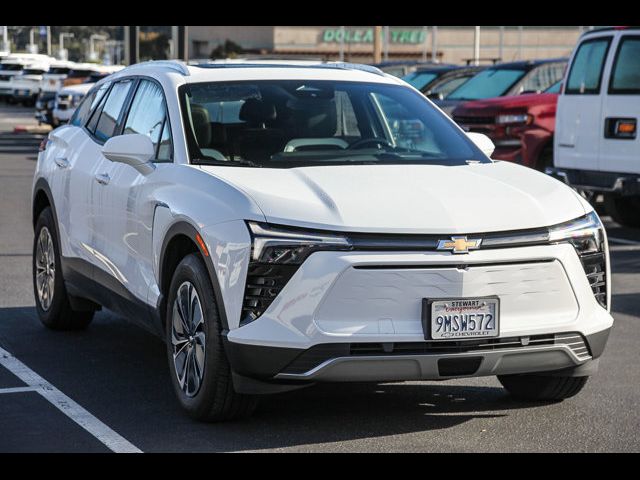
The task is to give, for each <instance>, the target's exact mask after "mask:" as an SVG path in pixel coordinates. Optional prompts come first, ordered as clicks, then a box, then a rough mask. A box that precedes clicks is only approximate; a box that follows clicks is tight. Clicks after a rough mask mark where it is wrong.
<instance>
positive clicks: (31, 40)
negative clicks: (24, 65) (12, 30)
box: [27, 27, 38, 53]
mask: <svg viewBox="0 0 640 480" xmlns="http://www.w3.org/2000/svg"><path fill="white" fill-rule="evenodd" d="M35 30H36V27H31V30H29V46H28V47H27V49H28V51H29V53H38V46H37V45H36V41H35V34H34V32H35Z"/></svg>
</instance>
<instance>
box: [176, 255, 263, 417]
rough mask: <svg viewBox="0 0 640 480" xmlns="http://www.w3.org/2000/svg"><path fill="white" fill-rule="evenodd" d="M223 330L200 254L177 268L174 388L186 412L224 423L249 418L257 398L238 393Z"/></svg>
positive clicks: (188, 257) (187, 258) (192, 415)
mask: <svg viewBox="0 0 640 480" xmlns="http://www.w3.org/2000/svg"><path fill="white" fill-rule="evenodd" d="M221 332H222V326H221V322H220V316H219V313H218V306H217V304H216V301H215V295H214V292H213V287H212V285H211V281H210V280H209V274H208V271H207V268H206V266H205V265H204V263H203V261H202V259H201V258H200V257H199V256H198V255H197V254H190V255H187V256H186V257H185V258H184V259H183V260H182V261H181V262H180V263H179V264H178V266H177V267H176V270H175V273H174V274H173V279H172V281H171V286H170V287H169V297H168V302H167V312H166V342H167V357H168V360H169V370H170V375H171V383H172V385H173V389H174V391H175V393H176V395H177V397H178V400H179V402H180V404H181V405H182V407H183V408H184V409H185V410H186V412H187V413H188V414H189V415H190V416H191V417H193V418H195V419H197V420H203V421H208V422H219V421H225V420H234V419H239V418H243V417H247V416H249V415H251V414H252V413H253V411H254V410H255V407H256V405H257V397H255V396H250V395H243V394H238V393H236V392H235V390H234V388H233V383H232V377H231V368H230V366H229V362H228V361H227V356H226V354H225V351H224V347H223V344H222V336H221Z"/></svg>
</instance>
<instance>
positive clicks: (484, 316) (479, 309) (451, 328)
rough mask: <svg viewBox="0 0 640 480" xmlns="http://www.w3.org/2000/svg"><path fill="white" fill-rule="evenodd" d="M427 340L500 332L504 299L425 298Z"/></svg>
mask: <svg viewBox="0 0 640 480" xmlns="http://www.w3.org/2000/svg"><path fill="white" fill-rule="evenodd" d="M422 305H423V306H422V310H423V312H422V317H423V326H424V327H425V328H424V332H425V339H426V340H467V339H474V338H491V337H497V336H498V335H499V334H500V329H499V326H500V323H499V315H500V312H499V310H500V300H499V299H498V298H496V297H490V298H450V299H443V300H429V299H426V298H425V299H424V300H423V302H422Z"/></svg>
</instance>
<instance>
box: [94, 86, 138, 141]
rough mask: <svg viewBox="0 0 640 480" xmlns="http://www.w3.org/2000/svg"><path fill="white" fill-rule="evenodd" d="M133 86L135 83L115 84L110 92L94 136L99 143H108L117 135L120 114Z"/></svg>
mask: <svg viewBox="0 0 640 480" xmlns="http://www.w3.org/2000/svg"><path fill="white" fill-rule="evenodd" d="M131 85H133V81H131V80H125V81H122V82H118V83H116V84H114V85H113V87H112V88H111V90H110V91H109V96H108V97H107V99H106V101H105V102H104V107H103V108H102V112H100V118H99V119H98V124H97V125H96V129H95V132H94V135H95V136H96V138H97V139H98V140H99V141H101V142H106V141H107V140H109V139H110V138H111V137H112V136H113V134H114V133H115V131H116V127H117V125H118V118H119V117H120V112H122V107H123V106H124V102H125V100H126V99H127V95H128V94H129V90H130V89H131Z"/></svg>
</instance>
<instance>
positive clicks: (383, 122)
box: [33, 61, 613, 420]
mask: <svg viewBox="0 0 640 480" xmlns="http://www.w3.org/2000/svg"><path fill="white" fill-rule="evenodd" d="M473 138H474V139H475V142H477V145H476V143H474V141H472V140H471V138H470V137H469V136H467V134H465V132H464V131H463V130H461V129H460V128H459V127H458V126H456V124H455V123H454V122H453V121H452V120H450V119H449V118H448V117H447V116H446V115H444V114H443V113H442V112H441V111H440V110H438V109H437V108H436V107H434V105H433V104H432V103H431V102H430V101H429V100H427V99H426V98H425V97H424V96H422V95H421V94H420V93H419V92H418V91H417V90H415V89H413V88H412V87H410V86H408V85H407V84H406V83H404V82H403V81H401V80H399V79H397V78H395V77H392V76H390V75H386V74H383V73H382V72H380V71H379V70H377V69H375V68H368V67H365V66H356V65H350V64H343V63H326V64H323V63H312V62H307V63H304V62H303V63H277V62H272V63H267V62H264V63H253V64H252V63H249V62H244V63H220V62H218V63H208V64H203V65H200V66H195V65H194V66H186V65H184V64H181V63H177V62H167V61H161V62H150V63H146V64H138V65H134V66H131V67H128V68H126V69H124V70H122V71H120V72H118V73H116V74H114V75H111V76H109V77H107V78H106V79H104V80H102V81H100V82H98V83H97V84H96V85H95V87H94V88H93V89H92V90H91V91H90V92H89V93H88V94H87V96H86V97H85V99H84V100H83V102H82V103H81V104H80V106H79V107H78V109H77V110H76V112H75V114H74V116H73V117H72V119H71V121H70V122H69V124H68V125H65V126H62V127H60V128H58V129H56V130H54V131H53V132H51V133H50V134H49V136H48V139H47V140H46V141H45V142H43V144H42V146H41V152H40V154H39V156H38V163H37V169H36V173H35V178H34V184H33V222H34V227H35V243H34V250H33V253H34V255H33V275H34V290H35V296H36V307H37V310H38V314H39V316H40V318H41V320H42V322H43V323H44V324H45V325H46V326H48V327H51V328H57V329H72V328H82V327H85V326H86V325H87V324H88V323H89V322H90V320H91V318H92V316H93V312H94V311H95V310H96V309H99V308H100V306H104V307H106V308H109V309H112V310H114V311H116V312H119V313H121V314H123V315H126V316H127V317H129V318H130V319H132V320H135V321H138V322H139V323H140V324H141V325H144V326H146V327H147V328H149V329H150V330H152V331H154V332H156V333H158V334H160V335H162V336H163V338H164V339H165V340H166V345H167V357H168V361H169V367H170V375H171V380H172V383H173V387H174V389H175V392H176V394H177V396H178V399H179V401H180V403H181V404H182V406H183V407H184V408H185V409H186V410H187V411H188V412H189V413H190V414H191V415H192V416H194V417H196V418H199V419H204V420H223V419H230V418H238V417H240V416H243V415H247V414H249V413H250V412H251V411H252V410H253V408H254V407H255V404H256V398H257V397H256V395H257V394H264V393H274V392H282V391H286V390H291V389H296V388H300V387H304V386H307V385H311V384H313V383H314V382H325V381H341V382H342V381H401V380H442V379H450V378H454V377H472V376H483V375H498V378H499V379H500V381H501V382H502V384H503V385H504V386H505V387H506V388H507V390H508V391H509V392H511V393H512V394H513V395H514V396H516V397H520V398H527V399H562V398H567V397H570V396H572V395H574V394H576V393H577V392H578V391H579V390H580V389H581V388H582V386H583V385H584V384H585V382H586V379H587V376H588V375H590V374H591V373H593V372H594V371H595V367H596V365H597V361H598V360H597V358H598V357H599V356H600V355H601V354H602V352H603V349H604V346H605V343H606V340H607V336H608V334H609V330H610V328H611V326H612V323H613V319H612V317H611V315H610V314H609V304H610V270H609V257H608V250H607V242H606V235H605V231H604V229H603V227H602V224H601V223H600V220H599V219H598V216H597V215H596V213H595V212H594V211H593V209H592V207H591V206H590V205H589V204H588V203H587V202H586V201H584V200H583V199H582V198H581V197H580V196H579V195H578V194H576V193H575V192H574V191H573V190H572V189H570V188H569V187H567V186H566V185H563V184H562V183H561V182H558V181H557V180H554V179H553V178H550V177H548V176H546V175H544V174H542V173H539V172H536V171H533V170H531V169H528V168H525V167H521V166H518V165H515V164H513V163H509V162H495V161H492V160H490V159H489V157H488V156H487V153H489V154H490V152H491V148H492V146H491V145H490V143H491V142H490V141H489V142H488V143H489V145H487V139H486V137H484V136H482V135H480V136H478V135H477V134H476V135H475V137H473ZM478 145H480V146H481V147H479V146H478ZM483 150H484V151H483ZM485 151H486V153H485Z"/></svg>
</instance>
